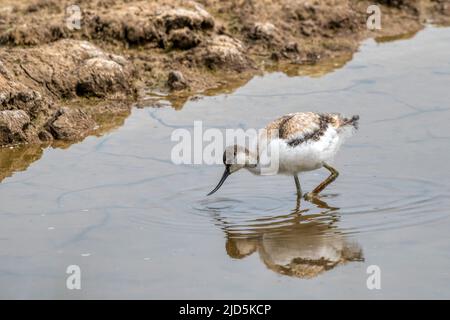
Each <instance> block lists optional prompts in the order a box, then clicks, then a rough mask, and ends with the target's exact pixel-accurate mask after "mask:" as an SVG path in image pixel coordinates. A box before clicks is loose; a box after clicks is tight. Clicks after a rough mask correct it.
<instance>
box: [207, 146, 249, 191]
mask: <svg viewBox="0 0 450 320" xmlns="http://www.w3.org/2000/svg"><path fill="white" fill-rule="evenodd" d="M223 164H224V165H225V171H224V173H223V175H222V178H221V179H220V181H219V183H218V184H217V186H216V187H215V188H214V190H212V191H211V192H210V193H208V196H209V195H212V194H213V193H214V192H216V191H217V190H219V188H220V187H221V186H222V184H223V183H224V182H225V180H226V179H227V178H228V176H229V175H230V174H232V173H235V172H236V171H238V170H240V169H242V168H254V167H256V165H257V158H256V157H255V156H254V155H253V154H252V153H251V152H250V151H249V150H248V149H247V148H245V147H242V146H239V145H237V144H235V145H233V146H228V147H226V148H225V151H224V153H223Z"/></svg>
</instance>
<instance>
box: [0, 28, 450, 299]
mask: <svg viewBox="0 0 450 320" xmlns="http://www.w3.org/2000/svg"><path fill="white" fill-rule="evenodd" d="M449 57H450V29H448V28H431V27H430V28H427V29H425V30H424V31H422V32H420V33H418V34H417V35H416V36H414V37H413V38H412V39H408V40H401V41H395V42H383V43H376V42H375V41H373V40H369V41H367V42H365V43H364V44H363V45H362V47H361V50H360V52H358V53H357V54H355V56H354V57H353V59H352V60H351V61H350V62H348V63H347V64H346V65H345V66H343V67H342V68H338V69H336V70H334V71H333V72H331V73H327V74H326V75H323V76H321V77H317V75H314V76H305V72H304V70H303V69H300V70H298V71H295V70H294V71H292V69H291V70H290V72H289V76H287V75H285V74H283V73H270V74H267V75H264V76H261V77H256V78H254V79H253V80H251V81H250V82H249V83H248V84H246V85H245V86H243V87H241V88H239V89H238V90H236V91H235V92H233V93H230V94H222V95H217V96H214V97H204V98H202V99H199V100H195V101H189V102H187V103H186V104H185V105H184V107H183V108H182V109H180V110H175V109H174V108H171V107H162V108H143V109H134V110H133V112H132V114H131V116H130V117H128V118H127V120H126V121H125V124H124V125H123V126H122V127H120V128H119V129H117V130H114V131H111V132H110V133H108V134H106V135H104V136H102V137H89V138H87V139H85V140H84V141H83V142H82V143H78V144H76V145H73V146H71V147H70V148H68V149H58V148H55V149H53V148H48V149H45V150H44V151H42V150H40V148H36V147H20V148H15V149H3V150H1V151H0V159H2V164H1V166H0V167H2V168H3V169H5V168H6V167H8V168H10V170H12V171H13V172H12V173H13V174H12V175H11V176H10V177H6V178H5V179H3V181H2V182H1V184H0V203H1V206H0V219H1V224H0V297H1V298H66V299H70V298H225V299H226V298H275V299H276V298H287V299H303V298H313V299H316V298H450V254H449V252H450V241H449V234H450V219H449V218H450V209H449V205H450V200H449V192H450V170H449V163H450V152H449V146H450V129H449V121H450V102H449V101H450V90H449V88H450V58H449ZM295 74H298V75H300V76H298V77H294V76H293V75H295ZM294 111H325V112H341V113H343V114H345V115H353V114H359V115H360V116H361V121H360V130H359V131H358V132H357V134H356V135H355V136H354V137H352V138H351V139H350V140H348V142H347V143H346V144H345V145H344V146H343V148H342V149H341V151H340V153H339V154H338V157H337V158H336V161H335V167H336V168H338V169H339V171H340V173H341V175H340V177H339V178H338V180H337V181H336V182H335V183H333V184H332V185H331V186H330V187H329V188H327V189H326V190H325V191H324V193H323V195H324V196H323V197H322V198H321V201H320V202H319V201H316V202H315V203H312V202H307V201H302V202H301V204H300V207H298V206H297V203H296V196H295V185H294V182H293V179H292V178H290V177H285V176H268V177H255V176H253V175H251V174H249V173H247V172H239V173H238V174H236V175H233V176H231V177H230V178H229V179H228V181H227V182H226V183H225V185H224V186H223V187H222V188H221V190H220V191H219V192H218V193H216V194H215V195H214V196H211V197H205V194H206V193H208V192H209V191H210V190H211V189H212V188H213V187H214V186H215V184H216V183H217V181H218V179H219V177H220V175H221V173H222V167H221V166H207V165H196V166H189V165H175V164H173V163H172V162H171V160H170V152H171V149H172V147H173V146H174V144H175V143H174V142H171V141H170V136H171V133H172V131H173V130H174V129H176V128H187V129H189V130H192V128H193V122H194V121H195V120H202V121H203V125H204V127H205V128H220V129H225V128H260V127H263V126H265V124H266V123H267V122H269V121H270V120H272V119H273V118H275V117H277V116H279V115H282V114H285V113H289V112H294ZM28 165H29V166H28ZM11 168H13V169H11ZM4 175H6V174H4ZM8 175H9V174H8ZM326 175H327V172H326V170H318V171H314V172H311V173H305V174H303V175H302V176H301V180H302V184H303V188H304V190H305V191H308V190H311V189H312V188H313V187H314V186H315V185H317V184H318V183H319V182H320V181H321V180H322V179H323V178H325V177H326ZM2 177H4V176H2ZM73 264H75V265H79V266H80V267H81V270H82V289H81V290H72V291H71V290H67V289H66V277H67V276H68V275H67V274H66V273H65V271H66V268H67V266H69V265H73ZM370 265H377V266H379V267H380V269H381V277H382V278H381V286H382V288H381V290H368V289H367V286H366V279H367V277H368V275H367V273H366V270H367V267H368V266H370Z"/></svg>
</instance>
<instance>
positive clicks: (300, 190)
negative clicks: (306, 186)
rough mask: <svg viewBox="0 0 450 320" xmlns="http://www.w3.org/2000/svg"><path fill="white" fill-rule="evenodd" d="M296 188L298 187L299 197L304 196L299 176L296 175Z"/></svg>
mask: <svg viewBox="0 0 450 320" xmlns="http://www.w3.org/2000/svg"><path fill="white" fill-rule="evenodd" d="M294 180H295V186H296V187H297V196H299V197H301V196H302V187H301V186H300V180H299V179H298V175H297V174H294Z"/></svg>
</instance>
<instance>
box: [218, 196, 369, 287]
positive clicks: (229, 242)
mask: <svg viewBox="0 0 450 320" xmlns="http://www.w3.org/2000/svg"><path fill="white" fill-rule="evenodd" d="M312 202H313V204H314V206H315V208H318V209H320V211H319V212H318V213H310V211H312V210H313V209H315V208H313V209H304V210H301V209H300V203H299V202H298V203H297V207H296V208H295V210H293V211H292V212H291V213H290V214H287V215H280V216H273V217H270V218H262V219H256V220H253V221H247V222H246V223H245V224H243V223H241V224H233V223H230V222H228V221H226V219H224V218H222V217H221V216H220V213H219V212H215V219H216V221H217V223H218V224H219V225H220V227H221V228H222V229H223V230H224V232H225V234H226V251H227V254H228V255H229V256H230V257H231V258H235V259H243V258H245V257H247V256H249V255H251V254H253V253H255V252H257V253H258V254H259V256H260V258H261V261H262V262H263V263H264V264H265V265H266V266H267V268H269V269H270V270H272V271H275V272H277V273H279V274H283V275H287V276H292V277H298V278H304V279H310V278H314V277H316V276H318V275H320V274H322V273H324V272H326V271H328V270H331V269H333V268H335V267H336V266H338V265H343V264H346V263H348V262H352V261H364V257H363V252H362V249H361V247H360V246H359V245H358V244H357V243H355V242H352V241H350V240H349V239H348V238H347V236H346V235H345V234H344V233H343V232H342V231H340V230H339V229H338V227H337V226H336V223H337V222H338V221H339V216H338V214H337V210H338V209H339V208H334V207H330V206H328V204H327V203H325V202H324V201H322V200H320V199H314V200H312Z"/></svg>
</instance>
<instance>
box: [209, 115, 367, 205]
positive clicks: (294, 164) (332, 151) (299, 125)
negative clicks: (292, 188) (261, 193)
mask: <svg viewBox="0 0 450 320" xmlns="http://www.w3.org/2000/svg"><path fill="white" fill-rule="evenodd" d="M358 120H359V116H357V115H355V116H353V117H351V118H345V117H343V116H341V115H340V114H337V113H315V112H297V113H290V114H287V115H284V116H282V117H280V118H278V119H276V120H274V121H272V122H271V123H269V124H268V125H267V126H266V128H265V131H264V132H266V133H265V144H264V145H266V146H271V147H272V148H273V147H275V148H277V150H278V153H277V154H278V171H277V172H276V173H277V174H285V175H292V176H293V177H294V180H295V185H296V187H297V195H298V196H299V197H301V196H302V190H301V186H300V181H299V178H298V174H299V173H300V172H304V171H311V170H316V169H319V168H322V167H324V168H325V169H327V170H328V171H330V175H329V176H328V178H326V179H325V180H324V181H323V182H321V183H320V184H319V185H318V186H317V187H316V188H314V190H313V191H311V192H309V193H307V194H305V198H306V199H308V198H313V197H316V196H317V195H318V194H319V193H320V192H321V191H322V190H323V189H325V188H326V186H328V185H329V184H330V183H332V182H333V181H334V180H335V179H336V178H337V177H338V175H339V172H338V171H337V170H336V169H334V168H333V167H332V166H330V165H329V164H328V163H329V161H331V160H332V159H333V158H334V156H335V155H336V153H337V151H338V150H339V147H340V146H341V144H342V142H343V141H344V140H345V138H346V137H348V136H349V135H351V133H352V132H353V129H357V127H358ZM273 132H276V133H277V134H276V135H273ZM260 141H261V139H260ZM260 141H258V146H257V148H256V152H252V151H250V150H249V149H247V148H246V147H244V146H241V145H236V144H235V145H232V146H228V147H227V148H226V149H225V152H224V154H223V163H224V165H225V172H224V173H223V176H222V178H221V179H220V181H219V183H218V185H217V186H216V187H215V188H214V190H212V191H211V192H210V193H208V196H209V195H211V194H213V193H215V192H216V191H217V190H219V188H220V187H221V186H222V184H223V183H224V182H225V180H226V179H227V177H228V176H229V175H230V174H232V173H234V172H236V171H238V170H240V169H242V168H245V169H247V170H249V171H250V172H251V173H253V174H256V175H261V173H262V165H261V161H260V155H261V154H262V151H264V150H262V147H260V144H259V142H260Z"/></svg>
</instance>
